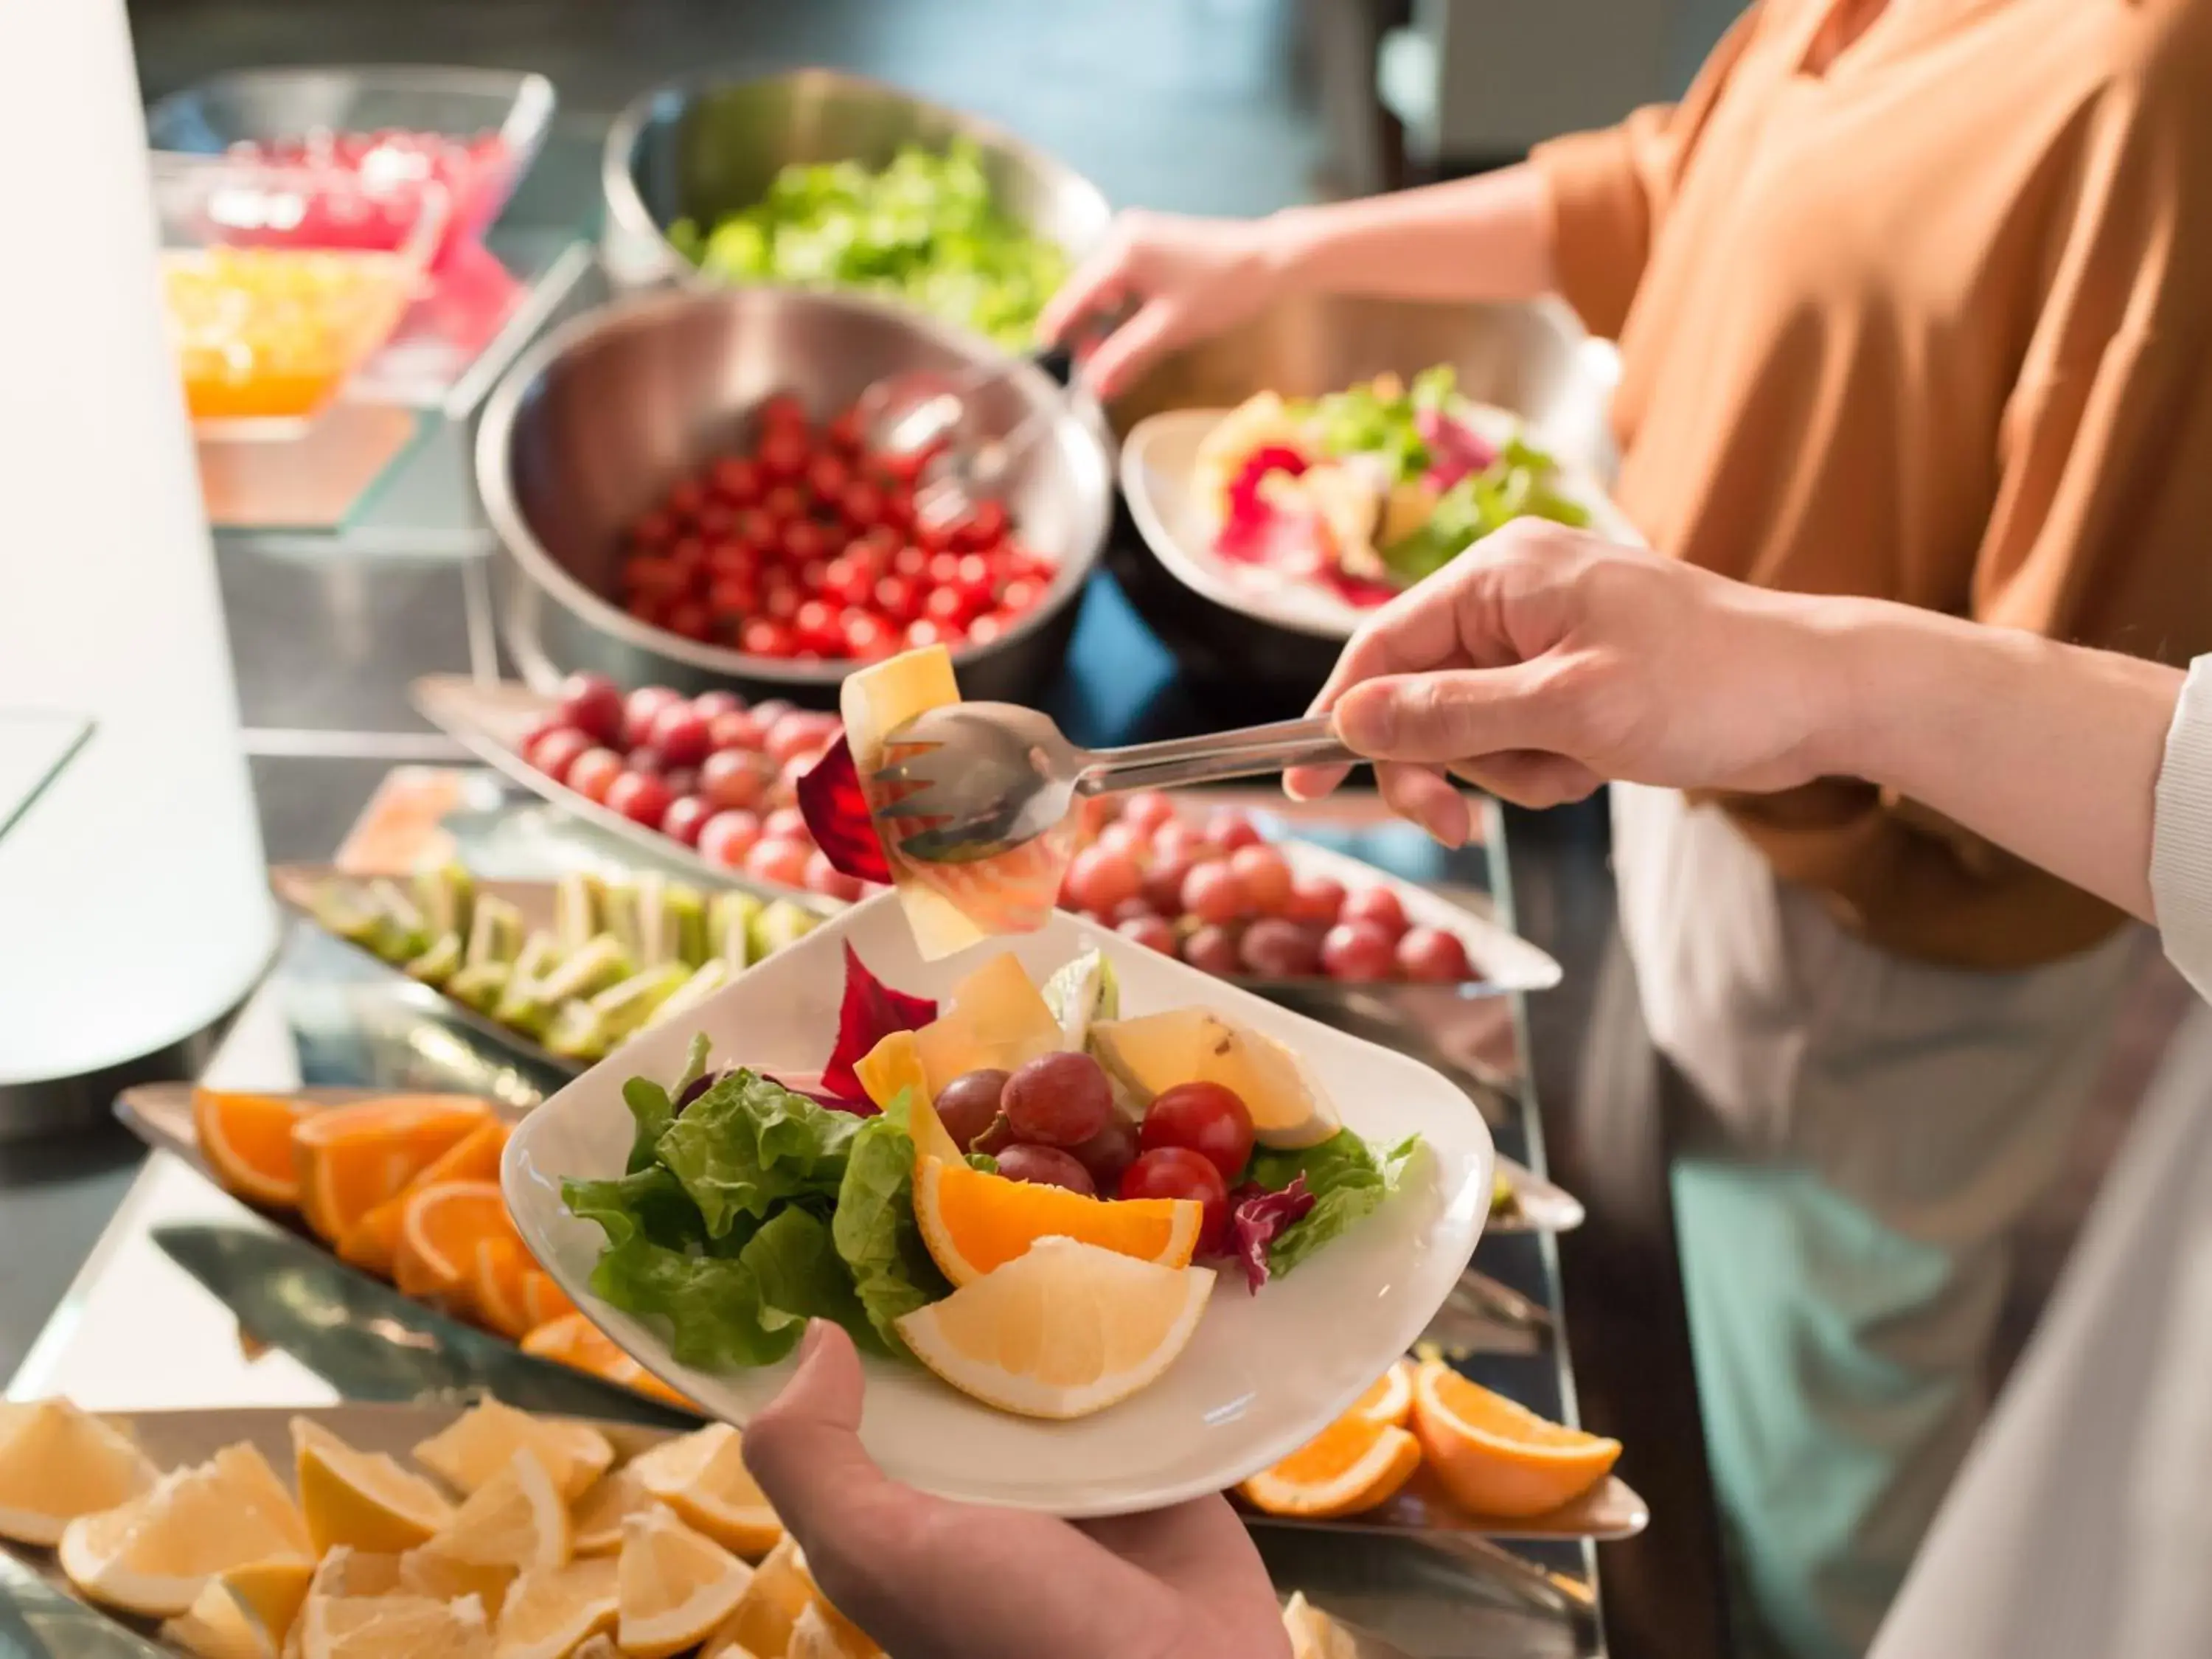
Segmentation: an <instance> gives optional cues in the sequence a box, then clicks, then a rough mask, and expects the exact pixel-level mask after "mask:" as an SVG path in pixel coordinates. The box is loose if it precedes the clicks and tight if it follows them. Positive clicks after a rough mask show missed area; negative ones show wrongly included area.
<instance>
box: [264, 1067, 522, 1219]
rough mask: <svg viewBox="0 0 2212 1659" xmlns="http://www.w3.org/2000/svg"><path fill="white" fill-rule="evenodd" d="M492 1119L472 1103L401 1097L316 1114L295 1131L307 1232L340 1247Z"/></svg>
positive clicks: (294, 1150)
mask: <svg viewBox="0 0 2212 1659" xmlns="http://www.w3.org/2000/svg"><path fill="white" fill-rule="evenodd" d="M490 1114H491V1109H490V1108H489V1106H487V1105H485V1104H484V1103H483V1101H481V1100H475V1099H471V1098H470V1097H467V1096H465V1095H400V1096H394V1097H390V1098H387V1099H383V1100H367V1101H363V1102H362V1103H360V1104H359V1105H356V1106H338V1107H334V1108H332V1109H331V1110H329V1111H326V1112H310V1113H308V1114H307V1115H306V1116H304V1117H302V1118H301V1120H300V1121H299V1122H298V1123H297V1124H295V1126H294V1127H293V1130H292V1167H293V1170H294V1172H295V1174H296V1175H297V1176H298V1177H299V1183H300V1209H301V1213H302V1214H304V1215H305V1216H306V1217H307V1225H309V1226H311V1227H313V1229H314V1230H315V1231H317V1232H318V1233H320V1234H321V1235H322V1236H323V1237H325V1238H326V1239H328V1240H330V1241H331V1243H337V1241H338V1240H339V1239H342V1238H343V1237H345V1236H346V1234H347V1233H349V1232H350V1231H353V1229H354V1227H355V1225H356V1224H357V1223H358V1222H360V1221H361V1219H362V1218H363V1217H365V1216H366V1215H368V1212H370V1211H371V1210H374V1208H375V1207H376V1206H378V1205H380V1204H381V1203H383V1202H384V1201H385V1200H386V1199H389V1198H394V1197H397V1196H398V1194H400V1193H401V1192H402V1191H404V1189H405V1188H406V1187H407V1184H408V1183H409V1182H411V1181H413V1180H414V1179H415V1177H416V1176H418V1175H420V1174H422V1171H423V1170H427V1169H428V1168H429V1167H430V1165H431V1164H434V1163H435V1162H436V1161H437V1160H438V1158H440V1157H441V1155H443V1154H444V1153H445V1152H446V1151H447V1149H448V1148H450V1147H451V1146H453V1145H454V1144H455V1143H456V1142H457V1141H459V1140H460V1139H461V1138H462V1137H463V1136H465V1135H466V1134H467V1133H469V1132H470V1131H471V1130H472V1129H475V1128H477V1127H479V1126H480V1125H481V1124H483V1121H484V1120H485V1119H486V1118H487V1117H489V1115H490Z"/></svg>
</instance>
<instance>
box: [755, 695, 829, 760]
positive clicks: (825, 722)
mask: <svg viewBox="0 0 2212 1659" xmlns="http://www.w3.org/2000/svg"><path fill="white" fill-rule="evenodd" d="M836 735H837V717H836V715H835V714H816V713H813V712H812V711H811V710H808V709H803V708H802V709H794V710H793V712H792V713H790V714H786V715H785V716H784V717H783V718H782V719H781V720H778V721H777V722H776V723H775V725H774V726H770V727H769V729H768V739H767V743H766V748H767V750H768V752H769V755H770V756H772V757H774V758H775V761H776V762H777V763H778V764H779V765H780V764H781V763H783V762H785V761H787V760H789V759H790V758H791V757H793V756H794V755H803V754H805V752H806V751H807V750H810V749H818V748H820V747H821V746H822V745H823V744H825V743H827V742H829V741H830V740H831V739H833V738H836Z"/></svg>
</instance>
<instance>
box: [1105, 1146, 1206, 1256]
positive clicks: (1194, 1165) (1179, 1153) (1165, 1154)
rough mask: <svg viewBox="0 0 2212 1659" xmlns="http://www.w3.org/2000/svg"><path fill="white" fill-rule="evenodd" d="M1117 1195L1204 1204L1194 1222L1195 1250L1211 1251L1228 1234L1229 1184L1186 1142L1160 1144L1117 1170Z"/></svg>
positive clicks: (1204, 1252) (1204, 1253) (1200, 1252)
mask: <svg viewBox="0 0 2212 1659" xmlns="http://www.w3.org/2000/svg"><path fill="white" fill-rule="evenodd" d="M1115 1196H1116V1197H1119V1198H1183V1199H1189V1200H1192V1201H1193V1202H1194V1203H1196V1204H1199V1205H1200V1206H1203V1207H1204V1214H1203V1215H1202V1216H1201V1217H1200V1221H1199V1225H1198V1252H1199V1254H1200V1255H1213V1254H1214V1253H1215V1252H1216V1251H1218V1249H1220V1248H1221V1246H1222V1244H1223V1243H1225V1241H1226V1240H1227V1238H1228V1236H1229V1188H1228V1187H1227V1185H1226V1184H1225V1182H1223V1181H1222V1179H1221V1171H1220V1170H1217V1169H1215V1168H1214V1167H1213V1164H1212V1160H1211V1159H1210V1158H1204V1157H1201V1156H1200V1154H1199V1153H1196V1152H1192V1151H1191V1150H1190V1149H1189V1148H1188V1147H1187V1146H1163V1147H1161V1148H1160V1149H1159V1150H1158V1152H1146V1153H1145V1154H1144V1155H1143V1156H1142V1157H1141V1158H1138V1160H1137V1161H1136V1162H1135V1163H1134V1164H1131V1165H1130V1166H1129V1167H1128V1168H1127V1169H1126V1170H1123V1171H1122V1172H1121V1184H1120V1185H1119V1186H1118V1187H1117V1188H1115Z"/></svg>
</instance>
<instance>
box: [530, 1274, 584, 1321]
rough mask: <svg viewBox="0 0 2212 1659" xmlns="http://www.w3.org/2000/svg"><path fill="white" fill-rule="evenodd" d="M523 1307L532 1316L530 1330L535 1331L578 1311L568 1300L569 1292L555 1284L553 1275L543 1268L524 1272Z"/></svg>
mask: <svg viewBox="0 0 2212 1659" xmlns="http://www.w3.org/2000/svg"><path fill="white" fill-rule="evenodd" d="M522 1306H523V1310H524V1311H525V1312H526V1313H527V1314H528V1315H529V1316H530V1328H531V1329H532V1330H533V1331H534V1330H536V1329H537V1328H538V1327H539V1326H540V1325H544V1324H547V1323H550V1322H551V1321H553V1320H556V1319H561V1318H564V1317H566V1316H568V1315H569V1314H572V1313H574V1312H575V1311H576V1304H574V1302H571V1301H570V1300H569V1299H568V1291H564V1290H562V1288H561V1287H560V1286H559V1285H556V1284H555V1283H554V1282H553V1275H552V1274H551V1273H547V1272H546V1271H544V1269H543V1268H542V1267H526V1268H525V1269H524V1270H523V1273H522Z"/></svg>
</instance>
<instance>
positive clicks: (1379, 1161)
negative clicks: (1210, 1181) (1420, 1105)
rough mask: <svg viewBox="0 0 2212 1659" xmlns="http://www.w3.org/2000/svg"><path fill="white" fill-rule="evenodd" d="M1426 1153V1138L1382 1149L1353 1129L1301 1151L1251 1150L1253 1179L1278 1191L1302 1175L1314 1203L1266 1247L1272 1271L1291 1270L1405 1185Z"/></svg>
mask: <svg viewBox="0 0 2212 1659" xmlns="http://www.w3.org/2000/svg"><path fill="white" fill-rule="evenodd" d="M1420 1151H1421V1138H1420V1137H1419V1135H1408V1136H1407V1137H1406V1139H1403V1140H1401V1141H1400V1142H1399V1143H1398V1144H1397V1145H1396V1146H1393V1147H1390V1148H1389V1150H1387V1151H1384V1152H1377V1151H1376V1149H1375V1148H1374V1147H1372V1146H1369V1145H1368V1144H1367V1143H1366V1142H1365V1141H1364V1140H1362V1139H1360V1138H1359V1137H1358V1135H1356V1134H1354V1133H1352V1131H1351V1130H1349V1129H1340V1130H1338V1131H1337V1132H1336V1133H1334V1134H1333V1135H1331V1136H1330V1137H1329V1138H1328V1139H1327V1140H1324V1141H1322V1143H1321V1144H1320V1145H1318V1146H1307V1147H1304V1148H1302V1149H1301V1150H1299V1151H1297V1152H1278V1151H1274V1150H1273V1149H1270V1148H1267V1147H1261V1149H1260V1150H1258V1151H1257V1152H1254V1153H1253V1154H1252V1167H1251V1170H1250V1171H1249V1179H1251V1180H1253V1181H1255V1182H1258V1183H1259V1184H1260V1185H1261V1186H1262V1187H1265V1188H1267V1190H1268V1191H1270V1192H1279V1191H1281V1190H1282V1189H1283V1188H1285V1187H1287V1186H1289V1185H1290V1184H1291V1182H1292V1181H1293V1180H1295V1179H1296V1178H1297V1176H1301V1175H1303V1176H1305V1178H1306V1190H1307V1191H1308V1192H1310V1193H1311V1194H1313V1195H1314V1206H1313V1208H1312V1209H1310V1210H1309V1211H1308V1212H1306V1213H1305V1215H1304V1217H1303V1218H1301V1219H1299V1220H1297V1221H1294V1222H1292V1223H1291V1225H1289V1226H1287V1227H1285V1228H1284V1229H1283V1231H1281V1232H1280V1233H1279V1234H1277V1235H1276V1237H1275V1241H1274V1243H1273V1244H1272V1245H1270V1246H1269V1247H1268V1249H1267V1267H1268V1269H1269V1271H1270V1272H1272V1273H1288V1272H1290V1271H1291V1268H1293V1267H1297V1265H1298V1263H1299V1262H1301V1261H1304V1260H1305V1259H1306V1258H1307V1257H1308V1256H1310V1255H1312V1254H1313V1253H1314V1252H1315V1251H1316V1250H1317V1249H1321V1247H1322V1245H1324V1244H1326V1243H1329V1241H1330V1240H1332V1239H1334V1238H1335V1237H1338V1236H1339V1235H1340V1234H1341V1233H1342V1232H1343V1231H1345V1229H1346V1228H1347V1227H1349V1226H1351V1225H1352V1224H1353V1223H1354V1222H1356V1221H1358V1220H1359V1219H1360V1218H1363V1217H1364V1216H1367V1215H1370V1214H1372V1213H1373V1212H1375V1211H1376V1209H1377V1208H1379V1207H1380V1206H1381V1205H1382V1203H1383V1200H1384V1199H1386V1198H1388V1197H1389V1196H1390V1195H1391V1194H1393V1193H1395V1192H1396V1191H1397V1190H1398V1188H1400V1187H1401V1186H1402V1185H1403V1184H1404V1183H1405V1179H1406V1170H1407V1168H1408V1167H1409V1166H1410V1165H1411V1164H1412V1163H1413V1159H1414V1158H1415V1157H1416V1156H1418V1155H1419V1152H1420Z"/></svg>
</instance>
